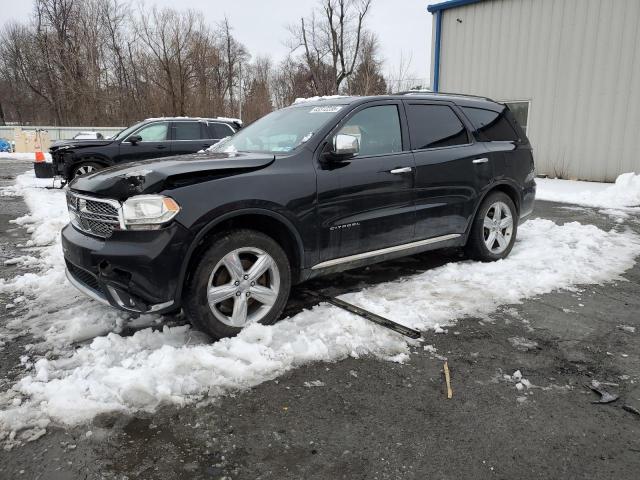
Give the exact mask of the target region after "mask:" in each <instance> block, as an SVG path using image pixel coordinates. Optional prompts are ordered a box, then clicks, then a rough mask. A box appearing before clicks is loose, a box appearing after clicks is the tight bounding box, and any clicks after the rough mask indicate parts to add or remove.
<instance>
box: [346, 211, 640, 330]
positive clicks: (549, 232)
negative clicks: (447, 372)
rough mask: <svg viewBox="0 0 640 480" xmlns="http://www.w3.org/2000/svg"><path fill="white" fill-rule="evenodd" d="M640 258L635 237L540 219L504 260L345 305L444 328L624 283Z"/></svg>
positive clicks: (359, 296) (399, 285)
mask: <svg viewBox="0 0 640 480" xmlns="http://www.w3.org/2000/svg"><path fill="white" fill-rule="evenodd" d="M639 253H640V237H638V235H636V234H633V233H630V232H622V233H616V232H614V231H611V232H605V231H603V230H600V229H599V228H597V227H595V226H593V225H582V224H580V223H577V222H572V223H566V224H564V225H562V226H559V225H556V224H555V223H553V222H552V221H550V220H544V219H536V220H530V221H528V222H526V223H524V224H523V225H522V226H521V227H520V228H519V230H518V241H517V243H516V245H515V246H514V249H513V251H512V252H511V254H510V255H509V257H508V258H507V259H505V260H500V261H498V262H492V263H477V262H457V263H449V264H447V265H444V266H442V267H440V268H436V269H433V270H428V271H426V272H424V273H421V274H418V275H413V276H411V277H408V278H404V279H400V280H398V281H396V282H392V283H390V284H382V285H377V286H374V287H371V288H367V289H365V290H363V291H361V292H357V293H352V294H349V295H344V296H343V297H342V298H343V299H345V300H347V301H349V302H352V303H355V304H358V305H362V306H364V307H365V308H367V309H369V310H371V311H373V312H375V313H377V314H379V315H383V316H388V317H390V318H393V319H395V320H396V321H399V322H402V323H404V324H406V325H408V326H410V327H413V328H418V329H427V328H433V327H434V326H436V327H440V328H441V327H442V326H443V325H450V324H451V322H452V320H455V319H456V318H461V317H464V316H468V315H472V316H487V315H488V314H490V313H492V312H493V311H495V310H496V308H497V307H498V306H500V305H505V304H513V303H519V302H520V301H521V300H522V299H525V298H529V297H532V296H535V295H541V294H543V293H548V292H551V291H553V290H556V289H559V288H570V287H572V286H574V285H578V284H587V283H602V282H606V281H608V280H612V279H617V278H619V275H620V274H621V273H622V272H624V271H625V270H627V269H628V268H630V267H631V266H632V265H633V264H634V260H633V259H634V257H635V256H636V255H638V254H639Z"/></svg>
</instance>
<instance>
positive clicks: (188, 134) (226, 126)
mask: <svg viewBox="0 0 640 480" xmlns="http://www.w3.org/2000/svg"><path fill="white" fill-rule="evenodd" d="M240 128H242V122H241V121H240V120H238V119H233V118H220V117H218V118H190V117H166V118H148V119H146V120H144V121H142V122H140V123H136V124H135V125H132V126H131V127H129V128H125V129H124V130H122V131H121V132H120V133H118V134H117V135H115V136H114V137H112V138H108V139H104V140H102V139H101V140H98V139H90V140H86V139H82V140H81V139H73V140H62V141H59V142H56V143H54V144H53V145H52V146H51V148H50V149H49V152H50V153H51V157H52V160H53V173H54V175H60V176H62V177H63V178H64V179H65V180H70V179H72V178H75V177H77V176H80V175H86V174H87V173H92V172H95V171H96V170H100V169H101V168H104V167H110V166H112V165H116V164H118V163H122V162H132V161H136V160H147V159H149V158H159V157H168V156H170V155H180V154H183V153H195V152H197V151H199V150H202V149H204V148H208V147H210V146H211V145H213V144H214V143H216V142H217V141H219V140H221V139H223V138H224V137H228V136H230V135H233V134H234V133H235V132H237V131H238V130H240Z"/></svg>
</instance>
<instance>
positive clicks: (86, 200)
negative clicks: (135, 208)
mask: <svg viewBox="0 0 640 480" xmlns="http://www.w3.org/2000/svg"><path fill="white" fill-rule="evenodd" d="M67 207H68V208H69V216H70V217H71V223H72V224H73V225H74V226H75V227H76V228H78V229H79V230H82V231H83V232H87V233H90V234H92V235H96V236H98V237H102V238H108V237H110V236H111V234H112V233H113V231H114V230H119V229H120V215H119V213H120V203H118V202H117V201H116V200H109V199H102V198H95V197H87V196H85V195H79V194H77V193H73V192H71V191H67Z"/></svg>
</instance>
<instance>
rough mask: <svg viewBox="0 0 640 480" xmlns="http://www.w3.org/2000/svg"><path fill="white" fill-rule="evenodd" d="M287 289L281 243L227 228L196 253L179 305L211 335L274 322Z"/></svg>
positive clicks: (286, 267) (286, 266) (221, 335)
mask: <svg viewBox="0 0 640 480" xmlns="http://www.w3.org/2000/svg"><path fill="white" fill-rule="evenodd" d="M234 254H235V255H234ZM265 255H266V257H265ZM267 257H268V258H267ZM258 259H262V260H261V261H260V262H261V263H260V262H258ZM256 265H258V266H256ZM254 266H256V268H255V269H254V270H255V272H254V274H256V275H255V276H253V277H252V276H251V270H252V267H254ZM260 272H262V273H260ZM258 274H259V275H258ZM210 287H211V288H210ZM290 289H291V266H290V264H289V259H288V258H287V255H286V253H285V252H284V250H283V249H282V247H280V245H278V243H276V241H275V240H273V239H272V238H271V237H269V236H267V235H265V234H263V233H260V232H257V231H255V230H247V229H243V230H232V231H229V232H225V233H222V234H220V235H219V236H217V237H214V239H213V241H212V243H211V245H210V246H209V248H208V249H207V250H206V251H205V252H204V253H203V254H202V256H201V257H200V260H199V262H198V263H197V267H196V268H195V271H193V272H192V275H191V277H190V280H189V282H188V284H187V286H186V291H185V296H184V303H183V307H184V311H185V313H186V315H187V317H188V318H189V320H190V321H191V323H192V324H193V325H194V326H195V327H196V328H198V329H199V330H202V331H204V332H205V333H207V334H209V335H210V336H211V337H213V338H214V339H216V340H217V339H220V338H224V337H232V336H234V335H237V334H238V333H239V332H240V331H241V330H242V329H243V328H244V327H246V326H247V325H249V324H251V323H255V322H259V323H261V324H263V325H272V324H274V323H275V322H276V321H277V320H278V318H279V317H280V315H281V314H282V310H283V309H284V307H285V305H286V303H287V300H288V298H289V291H290ZM218 300H220V301H219V302H218ZM243 303H244V305H245V309H243ZM243 312H244V320H243V316H242V314H243Z"/></svg>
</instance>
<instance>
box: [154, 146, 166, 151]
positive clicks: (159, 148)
mask: <svg viewBox="0 0 640 480" xmlns="http://www.w3.org/2000/svg"><path fill="white" fill-rule="evenodd" d="M156 148H157V149H158V150H164V149H165V148H167V146H166V145H156Z"/></svg>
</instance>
